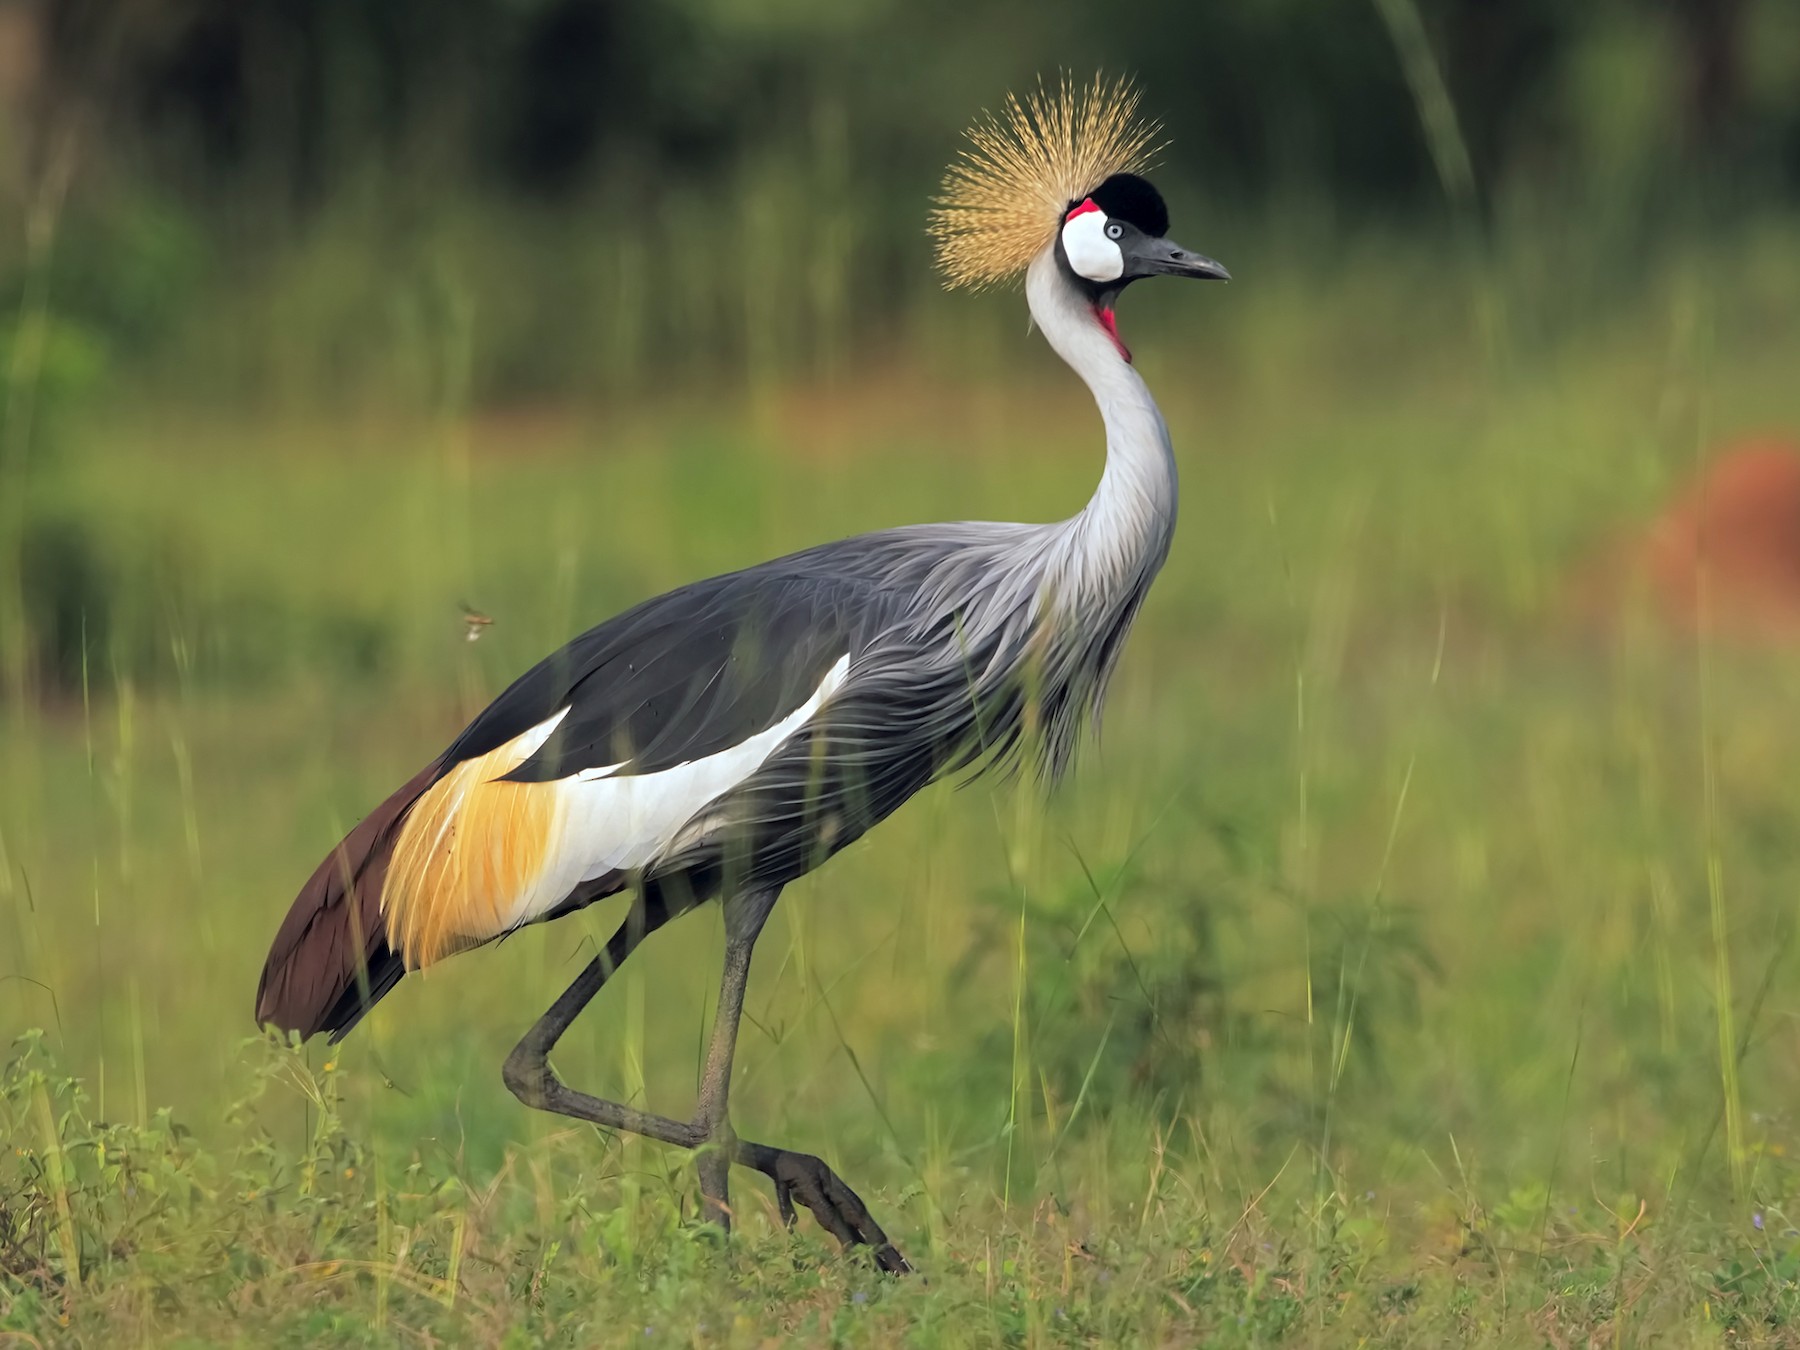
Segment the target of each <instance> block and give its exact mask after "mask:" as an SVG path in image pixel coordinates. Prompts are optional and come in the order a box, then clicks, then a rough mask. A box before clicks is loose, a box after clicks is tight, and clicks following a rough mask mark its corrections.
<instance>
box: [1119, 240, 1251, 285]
mask: <svg viewBox="0 0 1800 1350" xmlns="http://www.w3.org/2000/svg"><path fill="white" fill-rule="evenodd" d="M1125 275H1126V276H1127V277H1134V278H1135V277H1193V278H1194V279H1195V280H1197V281H1230V280H1231V273H1229V272H1227V271H1226V270H1225V266H1224V264H1223V263H1219V262H1215V261H1214V260H1213V259H1211V258H1209V257H1207V256H1206V255H1205V254H1204V253H1195V252H1194V251H1193V250H1192V249H1185V248H1183V247H1182V246H1181V245H1180V244H1177V243H1176V242H1175V241H1174V240H1173V239H1143V240H1141V241H1139V242H1138V243H1136V244H1135V245H1133V246H1132V247H1131V248H1130V249H1129V250H1127V251H1126V253H1125Z"/></svg>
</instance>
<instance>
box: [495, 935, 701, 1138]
mask: <svg viewBox="0 0 1800 1350" xmlns="http://www.w3.org/2000/svg"><path fill="white" fill-rule="evenodd" d="M668 919H669V912H668V908H667V907H666V906H665V905H663V904H662V903H661V902H660V901H656V900H640V901H639V902H638V903H637V904H634V905H633V906H632V910H631V913H630V914H629V915H627V916H626V919H625V922H624V923H622V924H620V925H619V927H618V930H617V931H616V932H615V933H614V934H613V935H612V937H611V938H610V939H608V941H607V944H606V950H605V951H603V952H601V954H600V955H599V956H596V957H595V958H594V959H593V960H592V961H590V962H588V964H587V966H586V967H585V968H584V969H583V970H582V972H581V974H579V975H577V976H576V977H575V981H574V983H573V984H571V985H570V986H569V987H568V988H567V989H565V990H564V991H563V994H562V997H561V998H559V999H557V1000H556V1002H555V1003H553V1004H551V1005H550V1010H549V1011H548V1012H546V1013H545V1014H544V1015H543V1016H542V1017H540V1018H539V1019H538V1021H537V1024H536V1025H535V1026H533V1027H532V1028H531V1030H530V1031H528V1032H526V1033H525V1035H524V1037H523V1039H521V1040H520V1041H519V1043H518V1045H516V1046H514V1047H513V1052H512V1054H510V1055H508V1056H507V1057H506V1066H505V1068H504V1069H503V1070H502V1071H501V1074H502V1077H504V1078H505V1079H506V1086H507V1087H509V1088H511V1089H512V1093H513V1095H514V1096H515V1097H517V1098H518V1099H519V1100H520V1101H522V1102H524V1103H525V1105H527V1106H534V1107H536V1108H537V1109H538V1110H540V1111H554V1112H556V1113H557V1114H558V1115H563V1116H570V1117H573V1118H574V1119H576V1120H586V1121H591V1122H592V1123H593V1124H595V1125H599V1126H602V1127H603V1128H606V1129H609V1130H627V1131H629V1132H630V1133H632V1134H641V1135H644V1136H645V1137H646V1138H650V1139H656V1140H660V1141H661V1142H663V1143H665V1144H677V1145H679V1146H681V1147H682V1148H696V1147H698V1146H699V1144H700V1142H701V1140H702V1138H703V1135H702V1134H701V1132H700V1131H699V1130H698V1129H697V1128H696V1127H695V1126H693V1125H690V1124H683V1123H682V1122H681V1121H678V1120H670V1119H669V1118H668V1117H666V1116H656V1115H651V1114H650V1113H649V1112H647V1111H639V1110H636V1109H634V1108H633V1107H629V1106H623V1105H621V1104H619V1103H618V1102H609V1101H603V1100H601V1099H600V1098H599V1097H590V1096H588V1095H587V1093H585V1092H576V1091H574V1090H573V1089H572V1088H570V1087H568V1086H567V1085H566V1084H564V1082H563V1081H562V1079H560V1078H558V1077H557V1076H556V1071H555V1070H554V1069H552V1068H551V1067H550V1051H551V1050H552V1049H554V1048H555V1046H556V1043H557V1041H559V1040H560V1039H562V1034H563V1033H564V1032H565V1031H567V1030H568V1029H569V1024H570V1023H571V1022H573V1021H574V1020H575V1019H576V1017H578V1016H579V1015H580V1013H581V1010H582V1009H583V1008H585V1007H587V1005H588V1003H589V1002H590V1001H591V1000H592V999H593V997H594V995H595V994H597V993H599V992H600V987H601V986H602V985H604V984H605V983H606V981H607V980H608V979H609V978H610V977H611V975H612V973H613V971H615V970H617V969H618V968H619V966H621V965H622V964H624V961H625V958H626V957H628V956H630V955H631V954H632V953H633V952H634V951H636V950H637V949H638V945H639V944H640V943H642V942H643V940H644V939H645V938H646V937H648V936H649V935H650V934H651V933H654V932H655V931H656V930H657V929H658V928H660V927H662V925H663V924H665V923H667V922H668Z"/></svg>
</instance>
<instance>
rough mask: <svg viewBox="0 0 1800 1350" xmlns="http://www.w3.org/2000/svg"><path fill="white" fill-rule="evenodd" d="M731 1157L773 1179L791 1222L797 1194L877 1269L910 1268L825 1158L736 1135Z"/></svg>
mask: <svg viewBox="0 0 1800 1350" xmlns="http://www.w3.org/2000/svg"><path fill="white" fill-rule="evenodd" d="M732 1160H733V1161H734V1162H737V1163H739V1164H741V1165H742V1166H744V1167H754V1168H755V1169H756V1170H757V1171H759V1172H761V1173H762V1174H763V1175H764V1176H766V1177H767V1178H769V1180H770V1181H772V1182H774V1183H775V1203H776V1205H777V1206H778V1207H779V1208H780V1210H781V1217H782V1220H783V1222H785V1223H786V1224H787V1225H788V1226H789V1227H790V1228H791V1227H793V1225H794V1201H796V1200H798V1201H799V1202H800V1203H801V1204H803V1205H805V1206H806V1207H807V1208H808V1209H810V1210H811V1211H812V1213H813V1218H815V1219H817V1220H818V1221H819V1226H820V1227H821V1228H823V1229H824V1230H825V1231H826V1232H828V1233H830V1234H831V1235H832V1236H833V1237H834V1238H836V1239H837V1240H838V1242H839V1243H840V1244H841V1245H842V1246H844V1247H845V1248H850V1247H867V1248H869V1249H870V1251H872V1252H873V1253H874V1255H875V1264H876V1265H877V1266H879V1267H881V1269H883V1270H885V1271H888V1272H890V1273H892V1274H895V1275H906V1274H910V1273H911V1271H912V1268H913V1267H912V1263H911V1262H910V1261H908V1260H907V1259H906V1258H905V1257H904V1256H902V1255H901V1254H900V1252H899V1249H898V1248H896V1247H895V1246H894V1244H893V1243H891V1242H889V1241H888V1236H887V1234H886V1233H884V1232H882V1231H881V1225H880V1224H878V1223H876V1222H875V1220H874V1218H873V1217H872V1216H871V1215H870V1213H869V1209H868V1206H867V1205H865V1204H863V1202H862V1200H861V1198H860V1197H858V1195H857V1194H856V1192H855V1191H853V1190H851V1189H850V1188H849V1187H848V1186H846V1185H845V1184H844V1181H843V1178H842V1177H840V1176H838V1174H837V1173H836V1172H834V1171H832V1170H831V1169H830V1168H829V1167H827V1166H826V1165H825V1162H824V1160H823V1159H820V1158H816V1157H814V1156H813V1155H812V1154H810V1153H795V1152H793V1151H792V1150H790V1149H785V1148H772V1147H770V1146H769V1145H768V1144H753V1143H751V1142H750V1141H749V1140H748V1139H739V1140H737V1141H736V1142H735V1143H734V1144H733V1146H732Z"/></svg>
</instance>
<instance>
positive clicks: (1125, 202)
mask: <svg viewBox="0 0 1800 1350" xmlns="http://www.w3.org/2000/svg"><path fill="white" fill-rule="evenodd" d="M1088 195H1089V196H1090V197H1092V198H1093V199H1094V205H1096V206H1098V207H1099V208H1100V209H1101V210H1102V211H1104V212H1106V214H1107V217H1108V218H1109V219H1112V220H1123V221H1126V222H1127V223H1129V224H1132V225H1135V226H1137V227H1138V228H1139V229H1140V230H1142V231H1143V232H1144V233H1145V234H1147V235H1150V236H1151V237H1152V238H1155V239H1161V238H1162V237H1163V236H1164V235H1166V234H1167V233H1168V232H1169V208H1168V207H1167V206H1165V205H1163V199H1162V193H1160V192H1158V191H1157V190H1156V189H1155V188H1153V187H1151V186H1150V184H1149V183H1148V182H1147V181H1145V180H1144V179H1142V178H1139V177H1138V176H1137V175H1136V174H1135V173H1115V174H1114V175H1113V176H1112V177H1111V178H1109V179H1107V180H1106V181H1105V182H1104V183H1102V184H1101V185H1100V186H1099V187H1097V188H1095V189H1094V190H1093V191H1092V192H1090V193H1089V194H1088Z"/></svg>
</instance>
